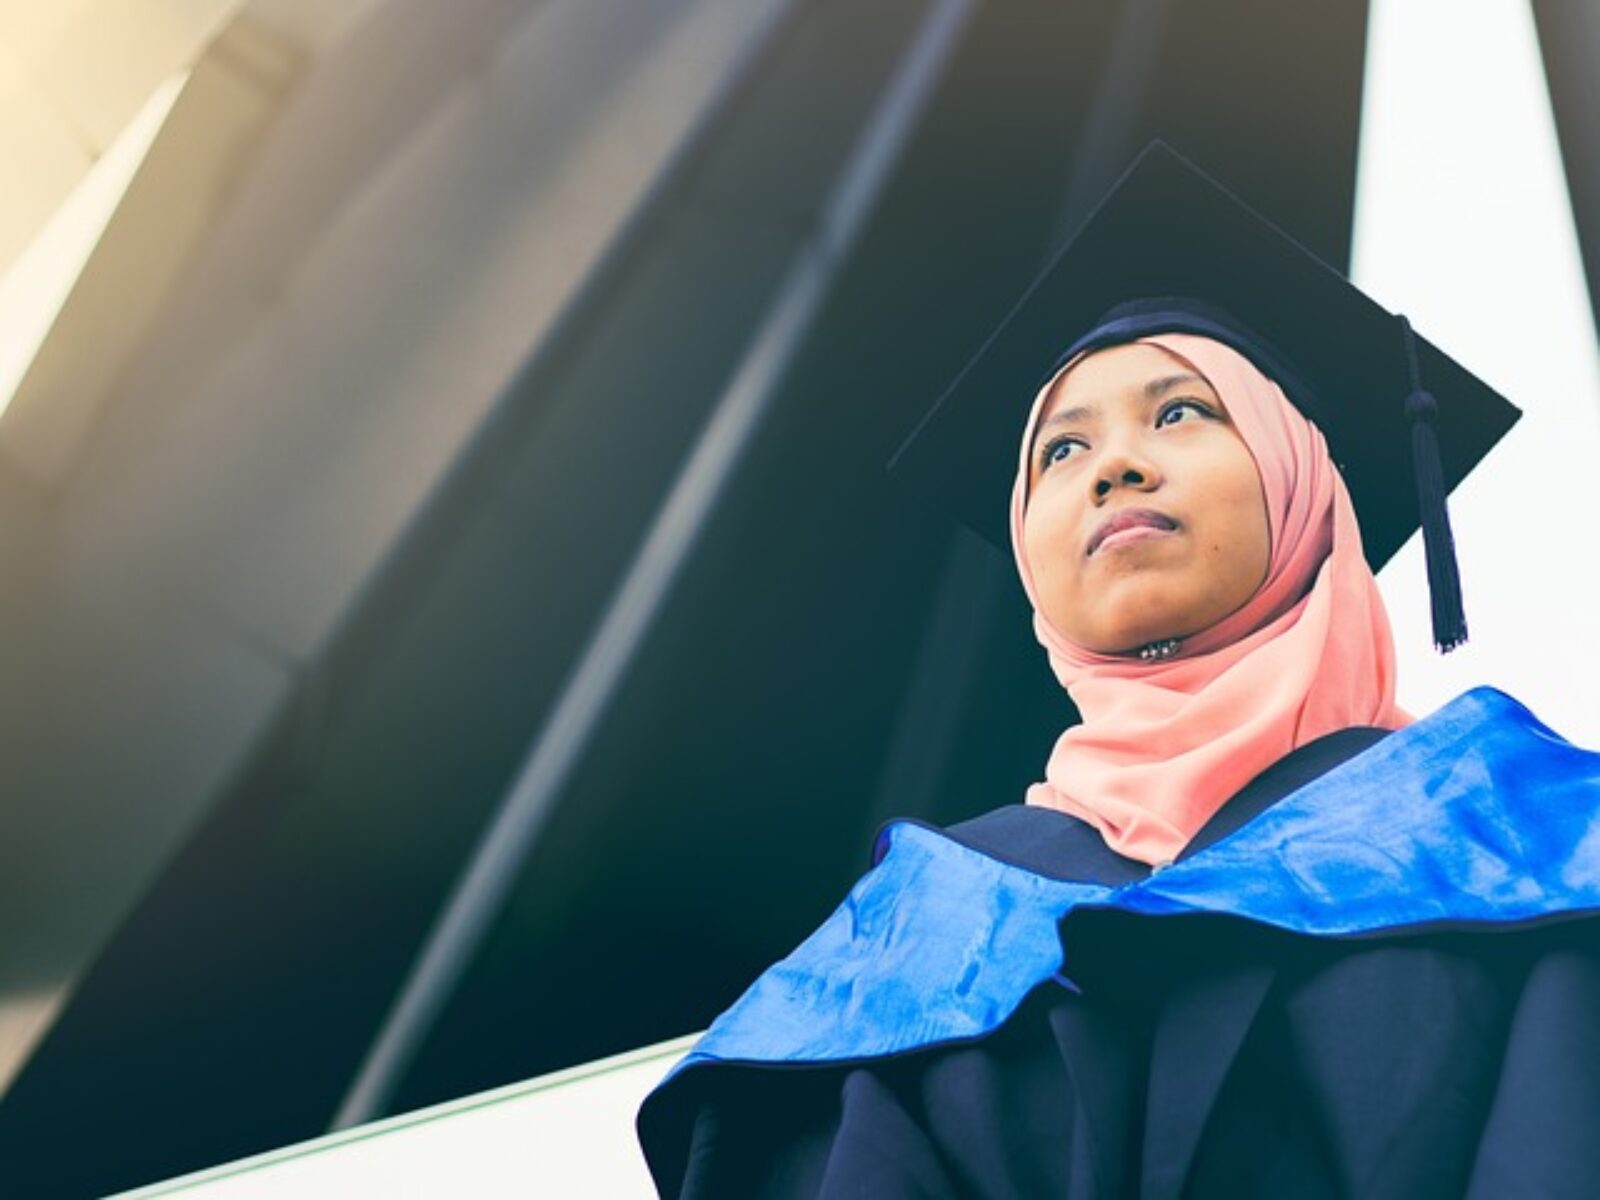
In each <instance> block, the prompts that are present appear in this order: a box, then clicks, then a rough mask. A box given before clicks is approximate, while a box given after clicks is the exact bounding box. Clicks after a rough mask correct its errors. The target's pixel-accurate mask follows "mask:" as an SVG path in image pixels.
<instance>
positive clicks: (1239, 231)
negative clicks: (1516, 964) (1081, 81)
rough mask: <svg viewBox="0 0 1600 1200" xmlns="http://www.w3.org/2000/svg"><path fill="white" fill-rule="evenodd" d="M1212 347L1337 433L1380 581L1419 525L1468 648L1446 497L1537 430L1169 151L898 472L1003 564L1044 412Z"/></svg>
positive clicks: (1455, 637) (999, 343) (1027, 298)
mask: <svg viewBox="0 0 1600 1200" xmlns="http://www.w3.org/2000/svg"><path fill="white" fill-rule="evenodd" d="M1175 331H1176V332H1186V333H1201V334H1205V335H1207V336H1210V337H1214V338H1216V339H1217V340H1219V341H1222V342H1225V343H1227V344H1228V345H1231V346H1232V347H1233V348H1234V349H1236V350H1238V351H1240V352H1241V353H1243V354H1245V355H1246V356H1247V357H1249V358H1250V359H1251V360H1252V361H1253V362H1254V363H1255V364H1256V366H1257V367H1259V368H1260V369H1261V370H1262V371H1264V372H1265V373H1266V374H1268V375H1269V376H1271V377H1272V378H1273V379H1275V380H1277V382H1278V383H1279V385H1280V386H1282V387H1283V389H1284V391H1285V392H1286V393H1287V394H1288V396H1289V398H1290V400H1292V401H1293V402H1294V404H1295V405H1296V407H1298V408H1299V409H1300V410H1301V411H1302V412H1304V413H1305V414H1306V415H1307V416H1308V417H1310V418H1311V419H1312V420H1313V421H1315V422H1316V424H1317V425H1318V426H1319V427H1320V428H1321V429H1322V431H1323V435H1324V436H1325V437H1326V438H1327V440H1328V445H1329V449H1330V450H1331V452H1332V455H1333V458H1334V461H1335V462H1336V463H1337V464H1338V466H1339V469H1340V471H1341V473H1342V474H1343V476H1344V480H1345V484H1346V486H1347V487H1348V488H1349V490H1350V495H1351V498H1352V500H1353V501H1354V503H1355V507H1356V512H1357V515H1358V517H1359V518H1360V521H1361V533H1362V543H1363V547H1364V549H1365V552H1366V556H1367V561H1368V562H1369V563H1370V564H1371V565H1372V568H1373V570H1377V569H1378V568H1379V567H1381V566H1382V565H1383V564H1384V563H1385V562H1387V561H1388V560H1389V558H1390V556H1392V555H1393V554H1394V552H1395V551H1396V550H1398V549H1399V548H1400V546H1401V545H1402V544H1403V543H1404V542H1405V540H1406V539H1407V538H1409V537H1410V536H1411V534H1412V533H1414V532H1415V531H1416V529H1417V528H1418V526H1419V525H1421V526H1422V527H1423V529H1424V537H1425V540H1426V542H1427V552H1428V579H1429V585H1430V589H1431V591H1432V594H1433V610H1434V612H1433V615H1434V640H1435V641H1436V642H1437V643H1438V645H1439V646H1440V648H1441V649H1449V648H1450V647H1452V646H1454V645H1456V644H1457V643H1459V642H1460V641H1462V640H1464V639H1465V636H1466V624H1465V618H1464V616H1463V615H1462V610H1461V601H1460V584H1459V581H1458V578H1457V574H1456V567H1455V556H1454V548H1453V544H1452V540H1451V534H1450V527H1449V522H1448V518H1447V516H1446V513H1445V504H1444V498H1445V494H1446V493H1447V492H1448V491H1450V490H1451V489H1453V488H1454V487H1455V485H1456V484H1457V483H1459V482H1460V481H1461V480H1462V479H1463V478H1464V477H1465V476H1466V474H1467V473H1468V472H1469V471H1470V470H1472V468H1473V467H1474V466H1475V465H1476V464H1477V462H1478V460H1479V459H1481V458H1482V457H1483V456H1484V455H1485V454H1486V453H1488V451H1489V449H1490V448H1491V447H1492V446H1493V445H1494V444H1495V442H1497V441H1498V440H1499V439H1500V438H1501V437H1502V436H1503V435H1504V434H1505V432H1506V431H1507V430H1508V429H1510V428H1511V426H1512V425H1513V424H1514V423H1515V422H1516V420H1517V418H1518V417H1519V416H1521V412H1520V411H1519V410H1518V409H1517V408H1515V407H1514V406H1512V405H1511V404H1510V403H1508V402H1507V401H1506V400H1505V399H1504V398H1503V397H1502V396H1500V395H1499V394H1498V393H1497V392H1495V391H1494V390H1493V389H1492V388H1490V387H1489V386H1488V385H1487V384H1485V383H1484V382H1483V381H1482V380H1480V379H1478V378H1477V377H1476V376H1474V375H1473V374H1472V373H1471V372H1469V371H1467V370H1465V369H1464V368H1463V367H1461V366H1460V365H1459V364H1458V363H1456V362H1455V361H1454V360H1453V359H1451V358H1450V357H1448V356H1447V355H1445V354H1444V353H1442V352H1441V351H1440V350H1438V349H1437V348H1436V347H1435V346H1433V345H1432V344H1430V343H1429V342H1428V341H1426V340H1425V339H1424V338H1422V337H1421V336H1419V335H1416V334H1414V333H1413V332H1412V331H1411V327H1410V325H1409V323H1408V322H1407V321H1406V320H1405V318H1404V317H1399V316H1396V315H1395V314H1393V313H1390V312H1388V311H1387V310H1386V309H1384V308H1383V307H1382V306H1381V305H1379V304H1378V303H1377V302H1376V301H1374V300H1373V299H1372V298H1371V297H1369V296H1368V295H1367V294H1366V293H1364V292H1362V291H1361V290H1360V289H1359V288H1357V287H1356V286H1355V285H1354V284H1352V283H1350V281H1349V280H1348V279H1346V278H1345V277H1344V275H1343V274H1342V273H1341V272H1340V271H1338V270H1336V269H1335V268H1333V267H1331V266H1329V265H1328V264H1327V263H1325V262H1323V261H1322V260H1321V259H1320V258H1318V257H1317V256H1316V255H1314V254H1313V253H1311V251H1309V250H1307V249H1306V248H1305V247H1304V246H1302V245H1300V244H1299V243H1298V242H1297V241H1295V240H1294V239H1293V238H1291V237H1290V236H1289V235H1288V234H1286V233H1284V232H1283V231H1282V230H1280V229H1279V228H1277V226H1275V225H1273V224H1272V223H1271V222H1269V221H1267V220H1266V219H1265V218H1263V217H1261V216H1260V215H1259V214H1257V213H1256V212H1254V211H1253V210H1252V209H1251V208H1249V207H1248V206H1247V205H1246V204H1244V203H1243V202H1242V201H1241V200H1239V199H1238V198H1237V197H1236V196H1234V195H1233V194H1232V193H1231V192H1229V191H1228V190H1227V189H1226V188H1224V187H1222V186H1221V185H1220V184H1219V183H1217V182H1216V181H1215V180H1214V179H1212V178H1211V177H1210V176H1208V175H1206V174H1205V173H1204V172H1203V171H1201V170H1200V169H1199V168H1198V167H1196V166H1194V164H1192V163H1190V162H1189V161H1188V160H1187V159H1185V158H1183V157H1182V156H1181V155H1179V154H1177V153H1176V152H1174V151H1173V150H1172V149H1171V148H1170V147H1168V146H1166V145H1165V144H1164V143H1161V142H1153V143H1151V144H1150V145H1149V146H1148V147H1147V148H1146V149H1145V150H1144V151H1143V152H1142V153H1141V154H1140V155H1139V157H1138V158H1137V159H1136V160H1135V161H1134V163H1133V165H1132V166H1131V167H1129V168H1128V170H1127V171H1126V172H1125V173H1124V174H1123V176H1122V178H1121V179H1119V180H1118V181H1117V183H1116V184H1115V185H1114V186H1113V187H1112V188H1111V190H1110V192H1109V193H1107V195H1106V196H1105V198H1104V199H1103V200H1102V201H1101V202H1100V203H1099V205H1097V206H1096V208H1095V209H1094V211H1093V212H1091V213H1090V214H1089V216H1088V218H1087V219H1086V220H1085V221H1084V223H1083V225H1082V227H1081V228H1080V229H1079V230H1078V231H1077V233H1075V234H1074V235H1073V236H1072V238H1071V239H1070V240H1069V241H1068V242H1067V243H1066V244H1065V245H1064V246H1062V248H1061V249H1060V250H1059V251H1058V252H1057V253H1056V255H1055V257H1054V258H1053V259H1052V260H1051V262H1050V263H1049V265H1048V266H1046V267H1045V269H1044V271H1043V272H1042V273H1041V274H1040V275H1039V276H1038V278H1037V279H1035V280H1034V282H1033V284H1032V285H1031V286H1030V287H1029V288H1028V290H1027V291H1026V292H1025V293H1024V294H1023V296H1022V298H1021V299H1020V300H1018V301H1017V303H1016V304H1015V306H1013V308H1012V309H1011V311H1010V312H1009V313H1008V314H1006V317H1005V319H1004V320H1003V321H1002V322H1001V323H1000V325H999V327H998V328H997V329H996V330H995V331H994V332H993V333H992V334H991V335H990V336H989V338H988V340H987V341H985V342H984V344H983V346H982V347H981V348H980V349H979V350H978V352H977V353H976V354H975V355H974V356H973V358H972V360H971V361H970V362H968V364H967V365H966V367H965V368H964V369H963V370H962V372H961V373H960V375H958V376H957V377H956V379H955V381H954V382H953V383H951V385H950V386H949V388H948V389H947V390H946V391H945V393H944V395H943V396H941V397H940V398H939V400H938V402H937V403H936V404H935V405H934V406H933V408H932V409H931V410H930V411H929V412H928V414H927V415H926V416H925V417H924V418H923V419H922V420H921V421H920V422H919V423H918V425H917V427H916V428H915V429H914V430H913V431H912V432H911V434H910V436H909V437H907V439H906V440H905V442H904V444H902V445H901V447H900V449H899V450H898V451H897V452H896V454H895V456H894V458H893V459H891V460H890V463H889V468H890V470H891V471H892V472H893V473H894V474H895V476H896V477H897V478H903V479H905V480H907V481H908V482H910V483H911V484H912V485H913V486H914V487H916V488H917V489H918V490H920V491H923V492H925V493H927V494H928V495H929V496H931V497H932V498H933V499H934V500H935V502H936V503H938V504H939V505H940V506H942V507H944V508H946V509H948V510H949V511H950V512H951V513H952V515H954V516H955V517H957V518H958V519H959V520H961V521H962V522H963V523H964V524H966V525H967V526H969V527H970V528H972V529H973V530H975V531H976V532H978V533H979V534H981V535H983V536H984V537H985V538H987V539H988V540H989V541H991V542H993V543H994V544H995V545H996V546H999V547H1000V548H1001V549H1002V550H1005V549H1006V548H1007V547H1008V542H1009V531H1008V524H1007V513H1008V500H1009V497H1010V490H1011V481H1012V477H1013V475H1014V473H1015V471H1016V462H1017V446H1018V439H1019V438H1020V437H1021V435H1022V424H1023V421H1024V420H1025V418H1026V416H1027V412H1028V407H1029V405H1030V404H1031V403H1032V401H1033V398H1034V396H1035V395H1037V393H1038V391H1039V388H1040V387H1042V386H1043V385H1044V383H1045V381H1046V380H1047V379H1049V378H1050V376H1052V375H1053V374H1054V373H1055V372H1056V370H1057V369H1058V368H1059V367H1060V366H1061V364H1062V363H1064V362H1065V361H1066V360H1067V359H1068V358H1069V357H1071V356H1072V355H1073V354H1076V353H1077V352H1078V351H1079V350H1083V349H1088V348H1091V347H1094V346H1100V345H1110V344H1114V343H1117V342H1122V341H1129V340H1132V339H1133V338H1136V337H1141V336H1144V335H1145V334H1149V333H1156V332H1175Z"/></svg>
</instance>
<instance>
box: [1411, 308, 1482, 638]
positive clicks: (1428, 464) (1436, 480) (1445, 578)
mask: <svg viewBox="0 0 1600 1200" xmlns="http://www.w3.org/2000/svg"><path fill="white" fill-rule="evenodd" d="M1400 327H1401V329H1402V330H1403V331H1404V335H1405V344H1406V363H1407V365H1408V366H1409V368H1410V371H1411V393H1410V394H1409V395H1408V396H1407V397H1406V420H1407V421H1408V422H1409V423H1410V425H1411V467H1412V471H1413V473H1414V474H1415V476H1416V481H1417V509H1418V511H1419V512H1420V514H1421V517H1422V546H1423V549H1424V550H1425V551H1426V553H1427V558H1428V594H1429V597H1430V598H1431V600H1432V602H1433V644H1434V645H1435V646H1436V647H1438V649H1439V653H1441V654H1447V653H1449V652H1450V651H1451V650H1454V649H1455V648H1456V647H1457V646H1459V645H1461V643H1462V642H1464V641H1466V640H1467V614H1466V610H1465V609H1464V608H1463V607H1462V602H1461V569H1460V566H1459V565H1458V564H1457V562H1456V542H1455V536H1454V535H1453V534H1452V533H1451V532H1450V513H1449V510H1448V509H1447V508H1446V507H1445V485H1444V466H1443V464H1442V463H1441V461H1440V458H1439V431H1438V427H1437V424H1436V422H1437V419H1438V416H1439V402H1438V401H1437V400H1435V399H1434V398H1433V394H1432V393H1431V392H1429V391H1428V390H1427V389H1426V388H1424V387H1423V386H1422V364H1421V362H1420V360H1419V358H1418V355H1417V337H1416V334H1415V333H1413V332H1412V330H1411V322H1410V321H1408V320H1406V318H1405V317H1403V316H1402V317H1401V318H1400Z"/></svg>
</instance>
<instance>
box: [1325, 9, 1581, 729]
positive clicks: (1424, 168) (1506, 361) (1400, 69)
mask: <svg viewBox="0 0 1600 1200" xmlns="http://www.w3.org/2000/svg"><path fill="white" fill-rule="evenodd" d="M1370 22H1371V23H1370V26H1369V31H1368V43H1367V70H1366V82H1365V93H1364V96H1363V100H1362V115H1361V150H1360V156H1359V165H1358V175H1357V188H1356V219H1355V244H1354V252H1353V262H1352V276H1353V278H1354V279H1355V281H1356V282H1357V283H1358V284H1360V285H1361V286H1362V287H1363V288H1365V289H1366V290H1367V291H1368V292H1370V293H1371V294H1372V295H1373V296H1374V297H1375V298H1376V299H1377V300H1378V301H1379V302H1380V303H1382V304H1383V305H1385V306H1386V307H1388V308H1390V309H1391V310H1394V311H1398V312H1404V313H1405V314H1407V315H1408V316H1409V317H1411V319H1412V321H1413V323H1414V324H1415V325H1416V327H1417V328H1418V330H1420V331H1421V332H1422V333H1423V334H1425V335H1426V336H1427V337H1428V338H1429V340H1431V341H1432V342H1434V344H1435V345H1437V346H1439V347H1440V348H1441V349H1442V350H1444V352H1445V353H1447V354H1449V355H1450V356H1451V357H1453V358H1455V359H1456V360H1457V361H1458V362H1460V363H1461V364H1462V365H1463V366H1465V367H1466V368H1468V369H1469V370H1471V371H1474V372H1476V373H1477V374H1478V375H1480V376H1481V377H1482V378H1483V379H1485V380H1486V381H1487V382H1488V383H1489V384H1490V385H1491V386H1493V387H1494V388H1496V389H1497V390H1499V391H1500V392H1501V393H1502V394H1503V395H1505V396H1506V397H1507V398H1508V399H1510V400H1511V401H1512V403H1514V404H1516V405H1517V406H1518V407H1520V408H1521V409H1523V411H1524V413H1525V415H1524V417H1523V419H1522V421H1521V422H1520V423H1519V424H1518V425H1517V426H1516V428H1515V429H1513V430H1512V431H1511V433H1510V434H1508V435H1507V437H1506V438H1505V439H1504V441H1502V442H1501V444H1500V446H1499V447H1498V448H1497V449H1496V450H1494V451H1493V452H1492V453H1491V454H1490V455H1489V457H1488V458H1487V459H1486V460H1485V461H1484V463H1483V465H1481V466H1480V467H1479V468H1478V469H1477V470H1476V471H1475V472H1474V473H1473V474H1472V476H1471V477H1470V478H1468V479H1467V480H1466V481H1465V482H1464V483H1463V484H1462V485H1461V487H1459V488H1458V489H1457V490H1456V492H1455V495H1454V496H1453V497H1452V498H1451V501H1450V510H1451V519H1452V521H1453V523H1454V526H1455V535H1456V545H1457V548H1458V551H1459V556H1460V560H1461V573H1462V589H1463V592H1464V595H1465V598H1466V609H1467V623H1468V627H1469V630H1470V633H1471V641H1469V642H1468V644H1467V645H1466V646H1464V647H1462V648H1461V649H1459V650H1457V651H1455V652H1454V653H1452V654H1450V655H1447V656H1443V657H1441V656H1439V655H1438V654H1436V653H1435V652H1434V651H1433V649H1432V645H1431V640H1430V635H1429V618H1428V597H1427V584H1426V580H1425V569H1424V565H1423V556H1422V544H1421V538H1420V537H1414V538H1413V539H1412V540H1411V542H1410V543H1408V544H1407V545H1406V546H1405V547H1404V549H1402V551H1401V552H1400V553H1399V554H1398V555H1397V556H1396V557H1395V559H1394V561H1393V562H1391V563H1390V564H1389V565H1388V566H1387V567H1386V568H1385V569H1384V571H1383V572H1382V574H1381V576H1380V581H1379V582H1380V585H1381V587H1382V590H1383V594H1384V597H1385V599H1386V600H1387V602H1388V605H1389V611H1390V615H1391V617H1392V618H1393V620H1394V627H1395V639H1396V642H1397V643H1398V646H1399V654H1400V702H1401V704H1402V705H1404V706H1406V707H1407V708H1409V709H1410V710H1411V711H1412V712H1415V713H1418V714H1423V713H1427V712H1429V711H1431V710H1433V709H1434V708H1436V707H1437V706H1438V705H1440V704H1441V703H1443V702H1444V701H1446V700H1448V699H1449V698H1450V697H1452V696H1454V695H1456V694H1458V693H1460V692H1461V691H1464V690H1465V689H1467V688H1469V687H1472V686H1475V685H1477V684H1481V683H1487V684H1492V685H1494V686H1496V687H1499V688H1501V689H1502V690H1504V691H1507V692H1510V693H1511V694H1512V695H1514V696H1516V697H1517V698H1518V699H1520V700H1522V701H1523V703H1525V704H1527V705H1528V706H1529V707H1530V708H1532V709H1533V711H1534V712H1535V713H1536V714H1537V715H1538V716H1539V717H1541V718H1542V719H1543V720H1544V721H1545V722H1546V723H1547V724H1549V725H1551V726H1552V727H1553V728H1554V729H1555V730H1556V731H1557V732H1559V733H1561V734H1563V735H1564V736H1566V737H1567V738H1569V739H1571V740H1572V741H1575V742H1578V743H1579V744H1583V745H1587V746H1590V747H1595V748H1600V689H1597V686H1596V681H1595V679H1594V678H1593V677H1592V676H1591V672H1595V671H1596V670H1597V668H1600V527H1597V520H1600V353H1597V349H1596V340H1595V328H1594V322H1593V318H1592V316H1591V309H1590V307H1589V298H1588V294H1587V289H1586V286H1585V282H1584V278H1583V272H1582V267H1581V264H1580V260H1579V257H1578V241H1577V234H1576V231H1575V229H1574V226H1573V220H1572V211H1571V202H1570V200H1569V198H1568V194H1567V188H1566V183H1565V179H1564V177H1563V174H1562V167H1561V157H1560V151H1559V149H1558V146H1557V142H1556V133H1555V123H1554V120H1553V118H1552V115H1551V110H1550V101H1549V92H1548V89H1547V87H1546V84H1545V79H1544V70H1543V65H1542V63H1541V60H1540V57H1539V47H1538V39H1537V34H1536V31H1535V28H1534V23H1533V14H1532V12H1531V11H1530V8H1529V6H1528V5H1527V4H1526V3H1524V2H1523V0H1373V3H1372V7H1371V17H1370ZM1395 400H1396V403H1399V402H1400V400H1401V397H1399V396H1396V397H1395Z"/></svg>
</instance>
